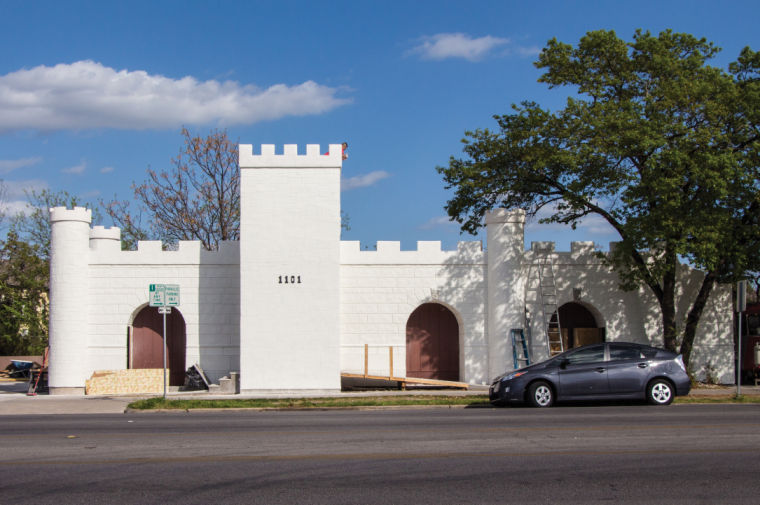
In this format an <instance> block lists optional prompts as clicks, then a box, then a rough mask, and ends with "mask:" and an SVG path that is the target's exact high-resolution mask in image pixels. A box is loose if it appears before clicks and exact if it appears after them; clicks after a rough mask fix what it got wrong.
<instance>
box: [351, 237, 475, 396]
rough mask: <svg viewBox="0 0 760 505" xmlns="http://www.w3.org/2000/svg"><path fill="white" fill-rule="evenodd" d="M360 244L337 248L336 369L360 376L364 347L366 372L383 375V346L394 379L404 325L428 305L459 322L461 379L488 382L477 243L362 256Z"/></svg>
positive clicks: (402, 358) (382, 245)
mask: <svg viewBox="0 0 760 505" xmlns="http://www.w3.org/2000/svg"><path fill="white" fill-rule="evenodd" d="M359 247H360V244H359V242H342V243H341V267H340V280H341V284H340V286H341V290H340V295H341V303H340V321H341V331H340V335H341V339H340V345H341V369H342V370H343V371H346V372H350V373H362V372H363V371H364V344H368V345H369V347H370V356H369V368H370V373H371V374H372V373H374V374H377V375H386V374H387V373H388V371H389V370H388V368H389V362H390V360H389V356H388V352H389V351H388V348H389V346H393V347H394V357H393V372H394V375H397V376H404V372H405V369H406V323H407V321H408V320H409V316H410V315H411V314H412V312H413V311H414V310H415V309H416V308H417V307H419V306H420V305H422V304H423V303H427V302H436V303H440V304H442V305H445V306H446V307H448V308H449V309H450V310H451V311H452V312H453V314H454V316H455V317H456V318H457V321H458V322H459V341H460V347H459V349H460V353H459V369H460V375H461V376H460V380H461V381H464V382H469V383H473V384H482V383H485V382H487V380H488V373H487V370H486V363H487V360H488V345H487V342H486V338H485V310H486V309H485V303H486V302H485V293H486V291H485V254H484V253H483V251H482V246H481V243H480V242H460V243H459V245H458V247H457V250H456V251H442V250H441V243H440V242H418V243H417V249H416V250H414V251H402V250H401V248H400V243H399V242H378V243H377V250H374V251H366V250H365V251H362V250H360V248H359Z"/></svg>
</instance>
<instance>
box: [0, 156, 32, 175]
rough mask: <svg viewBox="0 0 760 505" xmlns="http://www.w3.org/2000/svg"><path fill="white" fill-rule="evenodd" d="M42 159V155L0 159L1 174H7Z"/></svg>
mask: <svg viewBox="0 0 760 505" xmlns="http://www.w3.org/2000/svg"><path fill="white" fill-rule="evenodd" d="M41 161H42V158H41V157H40V156H36V157H33V158H19V159H17V160H0V174H7V173H10V172H13V171H14V170H16V169H19V168H24V167H31V166H32V165H36V164H37V163H39V162H41Z"/></svg>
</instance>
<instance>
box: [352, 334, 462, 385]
mask: <svg viewBox="0 0 760 505" xmlns="http://www.w3.org/2000/svg"><path fill="white" fill-rule="evenodd" d="M383 347H385V346H383ZM369 370H370V368H369V345H368V344H364V373H348V372H341V374H340V376H341V378H343V377H345V378H346V379H368V380H376V381H384V382H395V383H397V384H398V387H399V389H406V386H407V384H415V385H420V386H437V387H442V388H456V389H469V387H470V385H469V384H467V383H466V382H455V381H444V380H437V379H421V378H419V377H396V376H394V375H393V346H388V375H377V374H370V373H369Z"/></svg>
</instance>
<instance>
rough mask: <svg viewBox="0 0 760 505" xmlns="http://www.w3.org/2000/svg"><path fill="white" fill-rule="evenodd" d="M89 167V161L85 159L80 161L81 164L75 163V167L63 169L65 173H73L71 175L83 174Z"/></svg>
mask: <svg viewBox="0 0 760 505" xmlns="http://www.w3.org/2000/svg"><path fill="white" fill-rule="evenodd" d="M86 168H87V163H85V162H84V161H83V162H82V163H80V164H79V165H74V166H73V167H68V168H64V169H63V170H61V172H63V173H64V174H71V175H82V174H83V173H84V171H85V169H86Z"/></svg>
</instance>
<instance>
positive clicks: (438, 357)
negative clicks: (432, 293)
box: [406, 303, 459, 381]
mask: <svg viewBox="0 0 760 505" xmlns="http://www.w3.org/2000/svg"><path fill="white" fill-rule="evenodd" d="M406 376H407V377H419V378H422V379H439V380H449V381H458V380H459V323H458V322H457V319H456V317H454V314H452V313H451V311H450V310H449V309H447V308H446V307H444V306H443V305H440V304H437V303H425V304H423V305H420V306H419V307H417V309H416V310H415V311H414V312H412V315H411V316H409V320H408V321H407V323H406Z"/></svg>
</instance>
